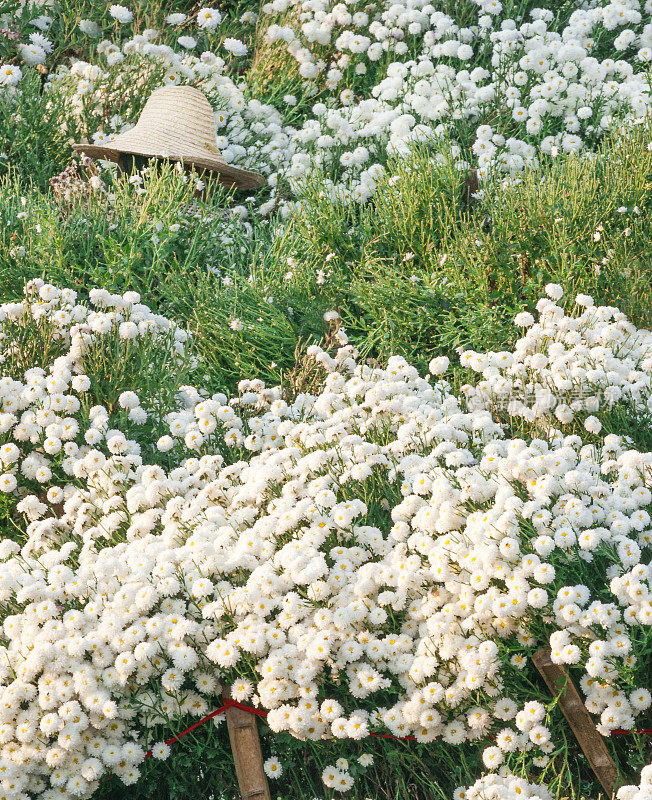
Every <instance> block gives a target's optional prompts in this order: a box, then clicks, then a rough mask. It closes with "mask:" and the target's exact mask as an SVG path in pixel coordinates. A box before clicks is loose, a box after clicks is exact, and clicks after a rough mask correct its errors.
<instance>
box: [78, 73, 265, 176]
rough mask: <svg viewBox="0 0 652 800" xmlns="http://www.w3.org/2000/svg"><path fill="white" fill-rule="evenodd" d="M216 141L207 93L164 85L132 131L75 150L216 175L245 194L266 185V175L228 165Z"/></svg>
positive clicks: (153, 93) (150, 99)
mask: <svg viewBox="0 0 652 800" xmlns="http://www.w3.org/2000/svg"><path fill="white" fill-rule="evenodd" d="M215 141H216V130H215V117H214V115H213V109H212V108H211V104H210V103H209V102H208V100H207V99H206V97H205V96H204V95H203V94H202V92H200V91H199V89H194V88H193V87H192V86H165V87H163V88H161V89H157V90H156V91H155V92H152V94H151V96H150V97H149V99H148V100H147V102H146V103H145V107H144V108H143V111H142V114H141V115H140V119H139V120H138V122H137V123H136V125H135V126H134V127H133V128H132V129H131V130H129V131H126V132H125V133H121V134H119V135H118V136H116V138H115V139H113V140H112V141H110V142H107V144H105V145H99V144H82V143H81V142H78V143H76V144H73V146H72V147H73V150H74V151H75V152H78V153H86V155H87V156H90V157H91V158H105V159H108V160H110V161H117V160H118V159H119V158H120V155H121V154H124V153H131V154H133V155H139V156H152V157H158V158H168V159H170V160H171V161H179V162H181V163H182V164H183V165H184V166H192V167H196V168H198V169H205V170H210V171H211V172H215V173H217V176H218V178H219V181H220V183H223V184H226V185H228V186H232V185H235V186H237V187H239V188H242V189H255V188H257V187H260V186H263V185H264V183H265V179H264V178H263V176H262V175H259V174H258V173H256V172H250V171H249V170H246V169H239V168H238V167H234V166H232V165H231V164H227V163H226V161H224V159H223V158H222V156H221V155H220V151H219V150H218V148H217V145H216V143H215Z"/></svg>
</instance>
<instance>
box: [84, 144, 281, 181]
mask: <svg viewBox="0 0 652 800" xmlns="http://www.w3.org/2000/svg"><path fill="white" fill-rule="evenodd" d="M72 149H73V150H74V151H75V152H76V153H85V154H86V155H87V156H88V157H89V158H95V159H105V160H107V161H118V160H119V158H120V156H122V155H134V156H145V157H149V158H166V159H168V160H169V161H178V162H180V163H181V164H183V165H184V166H187V167H195V168H197V169H202V170H209V171H210V172H215V173H217V175H218V179H219V181H220V183H223V184H225V185H227V186H236V187H238V188H240V189H259V188H260V187H261V186H264V185H265V178H264V177H263V176H262V175H260V174H259V173H257V172H251V171H250V170H248V169H241V168H239V167H234V166H232V165H231V164H227V162H226V161H224V160H223V159H221V158H217V157H216V156H215V155H213V154H212V153H211V152H210V150H208V149H206V151H205V152H201V151H197V152H194V153H192V154H174V153H165V154H164V153H161V152H160V150H159V151H156V150H155V148H153V147H147V146H138V145H133V146H129V147H124V148H122V147H111V146H110V145H99V144H82V143H81V142H77V143H75V144H73V146H72Z"/></svg>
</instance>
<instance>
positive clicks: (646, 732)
mask: <svg viewBox="0 0 652 800" xmlns="http://www.w3.org/2000/svg"><path fill="white" fill-rule="evenodd" d="M229 708H239V709H240V710H241V711H246V712H248V713H249V714H255V715H256V716H258V717H266V716H267V711H263V709H261V708H254V707H253V706H246V705H244V704H243V703H239V702H238V701H237V700H227V701H226V702H225V703H224V705H223V706H222V707H221V708H216V709H215V711H211V713H210V714H207V715H206V716H205V717H203V718H202V719H200V720H199V722H195V724H194V725H191V726H190V727H189V728H186V730H185V731H181V733H179V734H177V735H176V736H173V737H172V738H171V739H167V740H166V742H165V744H167V745H171V744H174V743H175V742H178V741H179V739H181V738H182V737H183V736H185V735H186V734H187V733H190V732H191V731H194V730H195V728H199V726H200V725H203V724H204V723H206V722H208V720H209V719H213V717H216V716H217V715H218V714H222V713H224V712H225V711H226V710H227V709H229ZM635 733H638V734H641V735H643V736H650V735H652V728H637V729H636V730H635V731H625V730H623V729H622V728H616V730H613V731H611V735H612V736H632V735H633V734H635ZM369 736H372V737H374V738H375V739H396V740H398V741H402V742H406V741H410V742H414V741H416V736H392V734H391V733H370V734H369ZM437 738H438V739H439V738H440V737H439V736H438V737H437ZM151 757H152V751H151V750H148V751H147V752H146V753H145V758H151Z"/></svg>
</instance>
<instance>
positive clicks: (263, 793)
mask: <svg viewBox="0 0 652 800" xmlns="http://www.w3.org/2000/svg"><path fill="white" fill-rule="evenodd" d="M223 696H224V699H225V700H226V699H229V698H230V694H229V693H228V692H224V695H223ZM225 714H226V725H227V728H228V730H229V740H230V742H231V751H232V753H233V761H234V762H235V774H236V777H237V779H238V786H239V787H240V795H241V797H242V800H271V795H270V792H269V784H268V783H267V776H266V775H265V770H264V769H263V754H262V751H261V749H260V738H259V736H258V726H257V724H256V717H255V716H254V715H253V714H249V713H248V712H247V711H242V710H241V709H239V708H227V710H226V712H225Z"/></svg>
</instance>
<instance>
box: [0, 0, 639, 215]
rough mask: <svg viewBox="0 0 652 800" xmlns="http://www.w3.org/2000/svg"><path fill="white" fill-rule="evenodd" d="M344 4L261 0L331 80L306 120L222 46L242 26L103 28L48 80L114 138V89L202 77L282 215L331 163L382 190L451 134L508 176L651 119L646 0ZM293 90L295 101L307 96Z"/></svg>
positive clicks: (222, 134)
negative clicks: (88, 52)
mask: <svg viewBox="0 0 652 800" xmlns="http://www.w3.org/2000/svg"><path fill="white" fill-rule="evenodd" d="M349 6H350V4H349V5H347V4H346V3H341V2H334V0H273V2H270V3H266V4H265V5H264V6H263V19H264V21H265V22H266V25H267V27H266V33H265V36H266V39H267V41H268V43H269V44H270V45H272V46H274V43H278V44H277V46H279V47H283V48H286V49H287V51H288V52H289V53H290V54H291V55H292V57H293V58H294V59H295V60H296V61H297V63H298V72H299V75H300V76H301V78H302V79H303V80H304V84H305V85H304V92H305V95H306V97H310V96H312V95H315V94H317V93H318V92H319V91H320V89H321V90H322V94H321V96H320V102H317V103H315V105H314V106H313V108H312V113H311V114H309V116H308V119H305V121H304V122H303V123H302V124H301V125H300V126H298V125H294V124H288V121H287V119H286V118H285V116H284V114H283V113H281V112H280V111H279V110H278V109H277V108H274V107H273V106H271V105H269V104H263V103H261V102H260V101H258V100H256V99H255V98H252V97H251V95H250V93H249V92H248V90H247V87H246V82H245V81H243V80H242V78H241V77H240V76H237V77H235V78H231V77H229V76H228V74H227V72H228V67H227V65H226V64H225V60H224V58H222V57H221V56H220V55H218V54H217V53H218V52H221V53H222V54H223V55H225V54H232V55H236V56H240V57H241V56H244V55H245V54H246V52H247V47H246V45H245V44H244V42H242V41H240V40H239V39H236V38H233V37H226V38H223V39H221V41H219V42H216V43H215V45H214V46H213V50H207V51H205V52H203V53H202V54H201V55H199V56H195V55H192V54H191V52H190V51H192V50H193V49H194V48H195V47H196V46H197V44H198V39H197V38H196V37H194V36H190V35H184V36H180V37H177V38H176V39H170V40H169V41H168V39H167V38H164V36H163V34H164V33H165V30H166V29H164V30H163V31H158V30H155V29H146V30H144V31H142V32H141V33H137V34H135V35H133V34H132V35H131V36H130V38H126V39H124V40H119V39H118V40H116V41H110V40H103V41H101V42H100V43H99V45H98V46H97V55H98V62H97V63H92V64H91V63H87V62H85V61H77V62H73V63H72V66H71V68H70V71H69V78H71V79H72V80H70V79H68V80H65V79H64V80H63V81H62V80H61V78H65V76H66V73H67V68H65V69H64V68H60V69H59V70H58V71H57V73H55V79H54V82H53V89H54V90H55V91H61V90H62V87H63V86H66V87H67V91H70V92H71V94H72V107H73V108H76V109H77V110H78V113H79V114H80V116H81V117H82V118H84V119H85V120H86V124H87V125H89V126H90V130H89V133H91V134H93V133H94V137H93V138H94V140H95V141H106V140H107V139H110V138H111V137H112V136H113V135H114V134H115V133H117V132H120V131H122V130H124V129H125V128H127V127H128V126H129V125H130V124H132V123H133V122H135V118H132V116H131V114H130V113H129V112H127V114H126V115H125V114H117V113H114V114H113V115H112V116H111V118H110V119H101V118H99V117H97V116H94V114H95V111H96V110H97V109H104V108H107V107H111V105H112V104H114V103H118V102H119V100H120V98H121V97H122V96H123V95H124V85H125V83H128V84H129V85H134V84H137V85H139V86H141V87H142V90H143V91H151V90H152V89H154V88H156V86H159V85H161V84H177V83H190V84H193V85H196V86H198V87H199V88H201V89H202V90H204V91H206V92H207V94H208V95H209V97H210V99H211V101H212V102H213V104H214V106H215V109H216V121H217V123H218V129H219V131H218V133H219V139H218V146H219V148H220V150H221V151H222V154H223V155H224V157H225V159H226V160H227V161H228V162H233V163H236V164H238V165H241V166H243V167H247V168H251V169H255V170H257V171H259V172H261V173H263V174H264V175H265V176H266V177H267V178H268V191H267V193H266V194H265V196H264V197H263V198H262V200H261V201H260V202H259V211H260V213H262V214H267V213H268V212H269V211H271V210H272V209H273V208H274V207H275V206H277V205H278V207H279V208H280V210H281V213H282V214H283V215H288V214H290V213H292V211H293V209H294V208H295V207H296V204H297V203H300V202H301V200H302V198H303V197H304V193H305V182H306V179H307V178H310V177H311V176H312V175H314V173H315V170H319V171H320V172H321V173H322V174H323V175H324V179H325V191H326V192H327V193H330V194H332V196H333V197H336V198H339V199H341V200H343V201H345V202H350V201H353V202H359V203H363V202H365V201H366V200H367V199H368V198H369V197H370V196H372V195H373V194H374V192H375V191H376V188H377V185H378V181H379V178H380V177H381V176H382V175H383V173H384V172H385V169H386V167H385V165H386V162H387V159H388V157H389V156H391V155H396V154H398V155H403V154H406V153H408V152H410V149H411V147H412V146H413V145H414V144H415V143H424V142H425V143H427V142H430V143H432V144H433V146H434V147H435V149H436V150H437V151H438V157H443V156H442V152H443V150H444V149H446V152H447V154H448V150H449V148H450V147H452V156H453V159H454V160H455V162H456V166H457V168H458V169H460V170H466V169H468V168H470V167H477V169H478V174H479V176H480V177H481V178H484V177H486V176H488V175H489V174H490V173H491V172H494V173H498V174H504V175H505V176H506V179H511V178H512V177H513V176H515V175H517V174H518V173H519V172H521V171H522V170H523V169H524V167H526V166H536V165H537V163H538V162H539V160H540V158H541V155H542V154H544V155H545V154H552V155H554V154H556V153H557V152H568V153H573V152H586V153H587V154H591V153H592V152H593V151H594V149H595V145H596V143H597V141H598V140H599V139H600V137H601V136H602V135H603V134H604V133H605V132H606V131H608V130H610V129H611V128H613V127H614V126H620V125H621V124H622V123H623V122H635V121H637V120H642V119H643V118H644V117H645V115H646V113H647V112H648V111H649V102H650V101H649V98H650V86H649V82H648V71H647V70H648V65H649V62H650V60H652V22H651V21H650V10H651V9H650V2H649V0H648V2H646V3H642V2H641V1H640V0H609V2H607V3H593V2H592V3H588V4H587V3H580V2H578V3H577V8H576V10H574V11H573V12H572V13H571V14H570V16H569V18H568V21H567V23H566V24H565V26H564V27H561V28H560V27H559V23H558V20H557V18H556V17H555V14H554V12H553V10H551V9H546V8H535V9H533V10H531V11H530V12H529V14H528V15H527V17H524V18H522V19H521V18H519V19H512V18H510V17H508V16H507V15H506V14H504V13H503V9H502V4H501V3H499V2H495V0H494V2H486V1H485V0H475V6H476V7H477V9H476V12H475V17H474V18H472V19H466V20H465V25H460V24H459V23H458V21H457V20H456V19H455V18H454V16H452V15H451V14H446V13H444V12H443V11H439V10H437V9H436V7H435V5H434V4H432V3H428V2H427V0H375V1H374V2H370V3H368V4H366V5H365V6H364V9H363V10H354V9H353V8H350V7H349ZM109 14H110V15H111V16H112V17H114V18H115V19H117V20H119V21H121V22H128V21H130V20H131V16H130V15H131V11H129V9H127V8H126V7H123V6H119V5H113V6H111V8H110V10H109ZM39 19H40V18H39ZM47 19H49V18H47ZM166 20H167V22H168V25H178V24H186V20H187V16H186V15H185V14H175V13H171V14H168V15H167V18H166ZM247 22H251V20H249V19H248V20H247ZM221 25H222V15H221V14H220V12H218V11H217V10H215V9H213V8H202V9H200V11H199V12H198V14H197V18H196V26H197V27H196V32H197V33H198V35H199V34H204V33H208V34H211V35H212V34H214V33H215V34H216V32H217V29H218V28H221ZM80 27H81V29H82V30H83V31H84V32H86V33H87V35H89V36H91V37H96V36H99V35H100V32H101V29H100V27H99V26H98V25H97V23H96V22H94V21H93V20H82V22H81V23H80ZM122 30H124V28H123V26H121V25H118V26H117V30H114V31H113V32H112V35H113V36H115V37H120V36H121V33H122ZM49 49H51V44H50V42H49V41H48V40H47V39H45V37H44V36H43V35H42V34H41V33H33V34H32V35H31V36H30V40H29V42H23V43H21V44H20V47H19V50H20V54H21V59H22V61H23V62H24V63H25V64H28V65H29V64H40V63H42V62H43V61H45V58H46V55H47V53H48V52H49ZM21 77H22V71H21V69H20V67H19V66H17V65H14V64H5V65H1V66H0V87H3V86H4V87H6V91H15V86H16V84H17V83H18V82H19V81H20V80H21ZM57 87H58V88H57ZM288 98H292V99H291V100H288V102H287V103H286V108H287V111H288V112H292V110H293V107H294V105H295V104H296V98H294V96H290V95H288ZM100 116H101V115H100ZM98 125H101V128H100V130H97V127H98ZM470 129H472V130H473V131H474V133H473V134H472V135H471V138H470V140H469V130H470ZM444 140H445V141H446V144H444ZM279 187H282V191H280V190H279ZM288 188H289V197H288V192H287V189H288Z"/></svg>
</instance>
